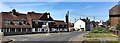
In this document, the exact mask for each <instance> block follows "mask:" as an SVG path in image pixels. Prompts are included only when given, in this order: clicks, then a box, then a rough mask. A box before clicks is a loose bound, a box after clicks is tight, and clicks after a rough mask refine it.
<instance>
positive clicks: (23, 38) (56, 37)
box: [6, 32, 87, 43]
mask: <svg viewBox="0 0 120 43" xmlns="http://www.w3.org/2000/svg"><path fill="white" fill-rule="evenodd" d="M85 33H87V32H64V33H50V34H46V35H39V34H38V35H36V34H35V35H16V36H6V37H7V38H10V39H13V40H14V41H13V42H11V43H17V42H19V43H20V42H21V43H26V42H27V43H28V42H31V43H32V42H35V43H36V42H40V41H41V42H43V41H44V42H46V41H49V42H52V43H53V41H54V42H67V41H68V40H69V39H70V38H73V37H74V36H77V35H80V34H85Z"/></svg>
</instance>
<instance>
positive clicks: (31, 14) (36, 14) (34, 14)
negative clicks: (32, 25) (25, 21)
mask: <svg viewBox="0 0 120 43" xmlns="http://www.w3.org/2000/svg"><path fill="white" fill-rule="evenodd" d="M28 14H29V15H30V17H31V18H32V19H40V18H41V17H42V16H43V15H44V13H33V12H28Z"/></svg>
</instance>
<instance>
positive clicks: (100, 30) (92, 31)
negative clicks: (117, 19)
mask: <svg viewBox="0 0 120 43" xmlns="http://www.w3.org/2000/svg"><path fill="white" fill-rule="evenodd" d="M109 32H110V30H109V28H102V27H95V28H93V29H92V30H91V31H90V33H109Z"/></svg>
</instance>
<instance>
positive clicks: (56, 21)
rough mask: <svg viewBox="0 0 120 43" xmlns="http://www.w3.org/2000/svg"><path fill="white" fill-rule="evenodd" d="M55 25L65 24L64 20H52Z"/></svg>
mask: <svg viewBox="0 0 120 43" xmlns="http://www.w3.org/2000/svg"><path fill="white" fill-rule="evenodd" d="M54 22H55V24H56V25H66V23H65V22H64V21H61V20H54Z"/></svg>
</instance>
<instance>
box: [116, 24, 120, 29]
mask: <svg viewBox="0 0 120 43" xmlns="http://www.w3.org/2000/svg"><path fill="white" fill-rule="evenodd" d="M116 29H117V30H120V22H119V23H118V24H117V26H116Z"/></svg>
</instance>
